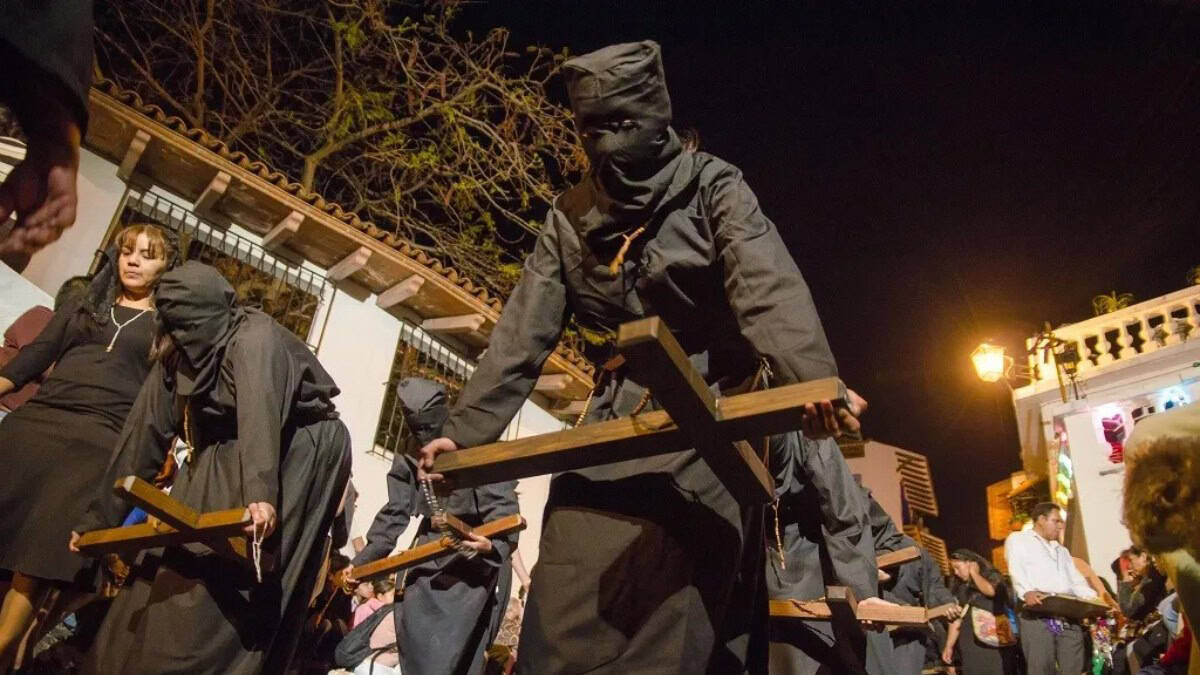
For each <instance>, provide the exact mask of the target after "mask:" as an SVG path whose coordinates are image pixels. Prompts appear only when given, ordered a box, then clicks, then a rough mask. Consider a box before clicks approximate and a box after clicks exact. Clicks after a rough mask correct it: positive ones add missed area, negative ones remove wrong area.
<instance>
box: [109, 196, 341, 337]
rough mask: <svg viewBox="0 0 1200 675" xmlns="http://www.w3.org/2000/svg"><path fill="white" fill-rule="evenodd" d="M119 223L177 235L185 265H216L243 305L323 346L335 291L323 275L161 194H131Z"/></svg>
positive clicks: (126, 200) (118, 219)
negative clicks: (324, 309)
mask: <svg viewBox="0 0 1200 675" xmlns="http://www.w3.org/2000/svg"><path fill="white" fill-rule="evenodd" d="M117 221H118V224H119V225H128V224H131V223H135V222H147V221H149V222H153V223H155V224H157V225H160V226H162V227H164V228H166V229H168V230H170V231H172V232H174V233H175V234H176V236H177V237H178V247H179V254H180V259H181V260H197V261H200V262H203V263H205V264H208V265H212V266H213V267H215V268H217V270H219V271H220V272H221V274H223V275H224V276H225V278H226V279H228V280H229V283H230V284H231V285H232V286H233V287H234V289H235V290H236V291H237V294H238V298H239V299H240V301H241V302H242V303H243V304H245V305H246V306H249V307H255V308H257V309H259V310H261V311H263V312H264V313H266V314H268V315H270V316H271V318H273V319H275V320H276V321H278V322H279V323H280V324H281V325H282V326H283V327H285V328H287V329H288V330H290V331H292V332H293V333H295V334H296V336H298V337H299V338H300V339H301V340H304V341H305V342H306V343H307V344H308V346H309V347H310V348H312V349H316V347H317V345H319V344H320V343H321V336H322V334H323V333H324V330H325V326H324V323H323V322H321V323H318V315H319V314H320V309H321V306H322V303H324V302H325V298H326V293H327V291H328V290H329V289H330V288H331V285H330V283H329V280H328V279H326V278H325V276H324V275H323V274H321V273H320V272H316V271H314V270H311V269H308V268H306V267H303V266H302V265H298V264H295V263H292V262H289V261H286V260H282V259H280V258H277V257H276V256H274V255H272V254H271V253H270V252H269V251H267V250H266V249H265V248H263V247H262V246H261V245H259V244H257V243H255V242H254V241H252V240H250V239H247V238H246V237H243V236H241V235H238V234H237V233H235V232H232V231H229V230H225V229H221V228H220V227H218V226H216V225H213V224H212V223H209V222H208V221H206V220H204V219H203V218H201V217H199V216H197V215H196V214H195V213H193V212H192V211H189V210H188V209H186V208H184V207H183V206H181V205H179V204H177V203H175V202H173V201H171V200H170V199H168V198H166V197H164V196H163V195H160V194H157V193H155V192H150V191H141V190H137V189H130V190H129V192H128V193H127V194H126V198H125V202H124V205H123V207H122V209H121V212H120V215H119V216H118V218H117ZM116 229H117V228H114V232H115V231H116ZM104 245H105V246H107V242H105V244H104Z"/></svg>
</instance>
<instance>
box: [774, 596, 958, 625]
mask: <svg viewBox="0 0 1200 675" xmlns="http://www.w3.org/2000/svg"><path fill="white" fill-rule="evenodd" d="M825 596H826V599H825V600H791V599H777V600H771V601H770V612H771V618H772V619H808V620H810V621H830V620H832V619H833V618H834V616H836V615H837V614H838V613H839V612H843V611H845V612H847V613H848V614H852V616H853V618H854V619H855V620H857V621H860V622H863V621H870V622H872V623H877V624H882V625H886V626H891V627H896V628H902V627H916V626H924V625H925V624H927V623H929V622H930V621H935V620H937V619H944V618H946V617H948V616H950V615H951V614H952V613H953V612H954V610H955V607H957V605H955V604H954V603H949V604H945V605H938V606H937V607H928V608H926V607H917V606H912V605H896V606H882V607H881V606H874V605H860V604H859V603H858V599H857V598H855V597H854V592H853V591H852V590H850V589H849V588H848V587H845V586H829V587H827V588H826V589H825Z"/></svg>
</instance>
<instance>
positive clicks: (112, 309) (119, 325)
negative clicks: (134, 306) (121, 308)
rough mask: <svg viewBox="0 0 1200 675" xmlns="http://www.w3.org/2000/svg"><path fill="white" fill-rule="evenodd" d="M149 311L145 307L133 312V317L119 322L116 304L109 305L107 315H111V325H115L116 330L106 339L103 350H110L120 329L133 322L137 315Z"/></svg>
mask: <svg viewBox="0 0 1200 675" xmlns="http://www.w3.org/2000/svg"><path fill="white" fill-rule="evenodd" d="M149 311H150V308H149V307H147V308H146V309H143V310H142V311H140V312H138V313H137V314H134V315H133V318H131V319H126V320H125V323H121V322H119V321H117V306H116V305H115V304H114V305H113V306H112V307H109V308H108V315H109V316H111V317H112V322H113V325H114V326H116V327H117V332H115V333H113V336H112V339H111V340H109V341H108V347H106V348H105V349H104V351H105V352H111V351H112V348H113V345H114V344H116V343H117V336H118V335H120V334H121V329H122V328H124V327H125V326H128V325H129V324H131V323H133V322H134V321H137V319H138V317H139V316H141V315H143V314H145V313H146V312H149Z"/></svg>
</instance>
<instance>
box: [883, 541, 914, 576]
mask: <svg viewBox="0 0 1200 675" xmlns="http://www.w3.org/2000/svg"><path fill="white" fill-rule="evenodd" d="M920 557H921V549H919V548H917V547H916V546H908V547H906V548H902V549H900V550H898V551H888V552H887V553H881V554H879V555H878V556H876V557H875V566H876V567H878V568H879V569H881V570H882V569H886V568H888V567H895V566H896V565H902V564H904V563H906V562H908V561H910V560H916V559H917V558H920Z"/></svg>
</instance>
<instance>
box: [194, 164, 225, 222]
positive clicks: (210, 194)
mask: <svg viewBox="0 0 1200 675" xmlns="http://www.w3.org/2000/svg"><path fill="white" fill-rule="evenodd" d="M232 180H233V176H230V175H229V174H227V173H225V172H224V171H218V172H217V175H215V176H213V178H212V180H211V181H209V182H208V185H207V186H205V188H204V191H203V192H201V193H200V196H199V197H197V198H196V204H195V211H196V213H200V214H205V213H210V212H211V211H212V209H213V207H214V206H216V205H217V200H219V199H220V198H221V196H222V195H224V194H225V190H227V189H229V182H230V181H232Z"/></svg>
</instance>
